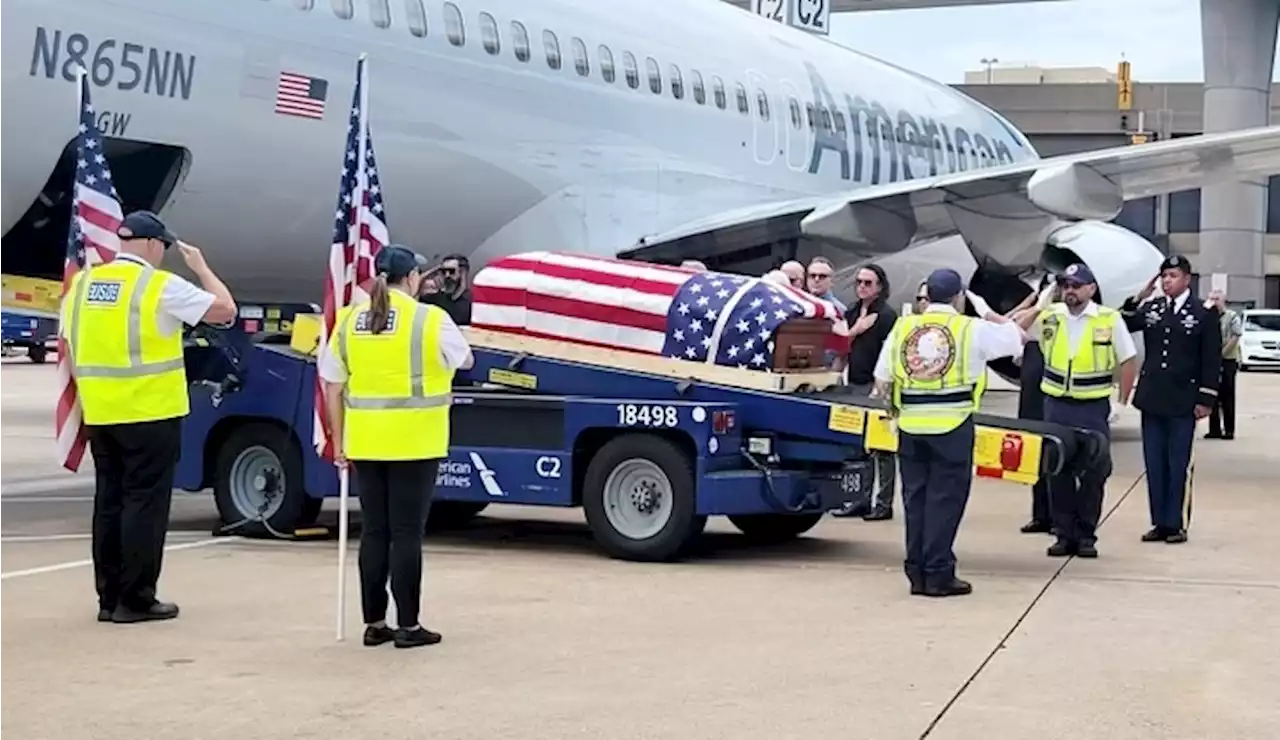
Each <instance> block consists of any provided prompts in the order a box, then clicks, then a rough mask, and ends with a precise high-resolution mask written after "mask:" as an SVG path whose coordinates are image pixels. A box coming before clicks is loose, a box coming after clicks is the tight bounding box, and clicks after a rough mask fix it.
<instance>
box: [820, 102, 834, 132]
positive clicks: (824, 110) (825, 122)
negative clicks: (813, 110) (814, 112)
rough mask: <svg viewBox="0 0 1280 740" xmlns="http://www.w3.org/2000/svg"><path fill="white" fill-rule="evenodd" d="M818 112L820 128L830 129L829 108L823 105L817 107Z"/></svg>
mask: <svg viewBox="0 0 1280 740" xmlns="http://www.w3.org/2000/svg"><path fill="white" fill-rule="evenodd" d="M818 113H820V114H821V115H822V130H823V131H830V130H831V109H830V108H828V107H826V106H825V105H824V106H822V107H821V108H818Z"/></svg>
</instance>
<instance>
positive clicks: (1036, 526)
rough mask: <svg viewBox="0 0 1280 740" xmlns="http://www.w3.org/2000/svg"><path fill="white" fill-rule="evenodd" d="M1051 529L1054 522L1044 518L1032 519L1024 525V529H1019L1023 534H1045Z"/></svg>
mask: <svg viewBox="0 0 1280 740" xmlns="http://www.w3.org/2000/svg"><path fill="white" fill-rule="evenodd" d="M1051 529H1053V523H1052V522H1046V521H1044V520H1043V519H1032V520H1031V521H1029V522H1027V523H1026V524H1024V525H1022V529H1020V530H1019V531H1020V532H1022V533H1023V534H1044V533H1046V532H1048V531H1049V530H1051Z"/></svg>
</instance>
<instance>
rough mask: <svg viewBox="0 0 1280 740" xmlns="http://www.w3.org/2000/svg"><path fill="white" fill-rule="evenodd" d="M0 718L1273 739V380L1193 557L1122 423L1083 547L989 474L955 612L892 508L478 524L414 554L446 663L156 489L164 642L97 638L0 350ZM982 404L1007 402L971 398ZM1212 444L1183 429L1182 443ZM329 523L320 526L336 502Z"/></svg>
mask: <svg viewBox="0 0 1280 740" xmlns="http://www.w3.org/2000/svg"><path fill="white" fill-rule="evenodd" d="M2 372H3V375H2V376H0V391H2V393H3V415H2V419H0V429H2V431H3V446H2V447H0V457H2V458H3V461H2V464H3V474H2V476H0V530H2V532H3V534H2V536H0V579H2V585H0V589H2V590H0V599H2V601H0V603H3V609H2V614H3V634H2V644H0V652H2V655H3V659H4V663H3V666H4V669H5V670H4V674H3V685H2V693H3V695H2V697H0V698H2V704H3V711H2V715H3V717H2V727H0V731H2V732H4V733H10V732H12V733H13V735H12V737H15V738H57V739H58V740H75V739H77V738H92V740H114V739H115V738H129V739H130V740H132V738H134V737H137V736H138V735H139V734H140V733H145V734H147V735H149V736H153V737H174V738H183V739H184V740H186V739H188V738H189V739H191V740H196V739H198V738H219V739H221V738H229V737H254V738H321V737H323V738H332V737H335V736H339V735H342V736H349V737H385V738H406V739H409V738H412V739H414V740H419V739H421V738H449V739H451V740H452V739H455V738H456V739H458V740H463V739H469V738H477V739H481V738H483V739H484V740H492V739H493V738H498V737H520V738H521V739H522V740H535V739H539V738H548V739H555V740H567V739H568V738H592V740H599V739H600V738H608V739H609V740H631V739H632V738H635V739H640V738H679V739H680V740H684V739H686V738H687V739H690V740H692V739H695V738H696V739H698V740H704V739H706V740H710V739H713V738H733V739H734V740H751V739H753V738H770V740H774V739H778V738H827V737H832V738H834V737H841V738H870V739H874V740H880V739H882V738H883V739H887V740H896V739H898V738H921V737H926V736H927V737H930V738H982V739H983V740H989V739H990V738H994V737H1000V738H1009V739H1010V740H1012V739H1014V738H1037V739H1039V738H1058V737H1077V736H1081V737H1101V738H1107V739H1108V740H1129V739H1131V738H1134V739H1136V738H1153V739H1154V738H1160V739H1161V740H1168V739H1171V738H1188V739H1191V738H1194V739H1195V740H1201V739H1203V738H1215V739H1216V738H1272V737H1274V736H1275V728H1276V727H1278V726H1280V701H1277V700H1276V696H1277V692H1276V688H1275V687H1276V686H1277V685H1280V657H1277V656H1280V651H1278V650H1276V648H1275V635H1277V634H1280V572H1277V570H1276V568H1275V565H1274V564H1275V563H1276V562H1280V539H1278V538H1276V537H1275V536H1274V532H1275V525H1274V524H1273V522H1274V521H1276V520H1277V518H1280V484H1277V482H1276V481H1277V478H1276V474H1277V464H1276V459H1277V456H1276V452H1275V450H1276V447H1275V442H1274V440H1275V439H1276V438H1274V437H1271V436H1270V435H1271V434H1273V433H1274V430H1275V429H1277V428H1280V375H1274V374H1273V375H1263V374H1257V373H1250V374H1244V375H1242V376H1241V377H1240V400H1241V407H1242V409H1241V413H1240V419H1239V422H1238V430H1237V439H1236V440H1234V441H1231V442H1224V441H1200V440H1197V447H1196V458H1197V460H1196V480H1195V483H1196V498H1195V507H1194V520H1193V526H1192V528H1191V531H1190V535H1191V540H1190V542H1188V543H1187V544H1185V545H1181V546H1170V545H1165V544H1163V543H1156V544H1144V543H1141V542H1139V541H1138V537H1139V536H1140V535H1141V534H1142V532H1144V531H1145V530H1146V529H1147V527H1148V526H1149V525H1148V522H1147V504H1146V490H1145V482H1144V481H1143V479H1142V464H1141V451H1140V446H1139V442H1138V437H1137V431H1136V429H1137V419H1136V415H1133V414H1131V413H1129V412H1126V413H1124V414H1123V415H1122V418H1121V420H1120V422H1119V423H1118V425H1117V435H1116V436H1117V442H1116V445H1115V457H1116V473H1115V475H1114V476H1113V478H1112V480H1111V483H1110V485H1109V488H1108V496H1107V501H1106V510H1107V511H1108V514H1107V518H1106V520H1105V522H1104V525H1103V527H1102V528H1101V532H1100V534H1101V539H1100V541H1099V549H1100V550H1101V557H1100V558H1099V559H1097V560H1094V561H1082V560H1077V559H1070V560H1053V559H1049V558H1047V557H1045V555H1044V549H1045V547H1047V546H1048V545H1049V544H1050V542H1051V540H1050V538H1048V537H1047V536H1045V535H1034V536H1028V535H1022V534H1020V533H1019V532H1018V527H1019V526H1020V525H1021V524H1022V523H1023V522H1025V520H1026V519H1027V514H1028V512H1029V509H1030V491H1029V489H1027V488H1025V487H1022V486H1018V485H1015V484H1010V483H998V482H991V481H981V480H980V481H978V482H977V483H976V484H975V488H974V495H973V498H972V500H971V502H970V505H969V510H968V513H967V516H966V519H965V522H964V525H963V527H962V529H961V533H960V537H959V541H958V543H957V548H956V550H957V554H958V556H959V559H960V575H961V576H962V577H965V578H968V579H970V580H971V581H972V582H973V583H974V593H973V594H972V595H970V596H968V597H962V598H955V599H940V600H933V599H924V598H920V597H911V596H909V595H908V593H907V586H906V582H905V579H904V577H903V575H902V572H901V560H902V518H901V508H900V501H899V502H898V503H899V510H898V514H899V516H898V518H896V519H895V520H893V521H890V522H863V521H860V520H842V519H834V518H829V519H827V520H824V521H823V522H822V524H820V525H819V526H818V527H817V528H815V529H814V530H813V532H812V533H811V534H810V535H809V536H807V537H804V538H802V539H800V540H798V541H795V542H792V543H788V544H785V545H781V546H776V547H751V546H748V545H746V544H745V543H744V542H743V539H742V538H741V537H739V536H737V535H736V534H735V533H734V530H733V528H732V527H731V526H729V525H728V524H727V522H718V521H715V520H713V523H712V524H711V525H710V526H709V528H708V530H709V532H710V535H709V536H708V537H707V538H706V544H705V546H704V548H703V551H702V552H701V553H699V556H698V557H697V558H696V559H694V560H691V561H689V562H687V563H680V564H666V565H647V564H635V563H623V562H618V561H613V560H609V559H607V558H605V557H603V556H602V555H600V554H599V553H598V551H597V550H596V549H595V547H594V545H593V543H592V540H591V537H590V534H589V533H588V532H587V530H586V527H585V525H583V524H582V519H581V513H580V512H579V511H557V510H544V509H531V508H521V507H508V508H504V507H491V508H490V509H489V510H487V511H486V512H485V514H486V515H485V516H484V517H482V518H481V519H479V520H478V521H477V523H476V524H475V525H474V526H473V527H471V528H469V529H467V530H464V531H461V532H456V533H449V534H448V535H442V536H438V537H435V538H433V539H431V540H429V541H428V545H427V547H426V558H427V559H426V582H425V583H426V585H425V594H424V601H425V607H424V612H423V621H424V623H425V624H427V625H428V626H431V627H433V628H435V629H438V630H439V631H441V632H442V633H443V634H444V638H445V639H444V642H443V643H442V644H440V645H438V646H433V647H427V648H420V649H416V650H395V649H393V648H392V647H391V646H390V645H387V646H382V647H379V648H376V649H369V648H365V647H363V646H361V645H360V624H359V623H360V613H359V603H358V602H359V596H358V591H357V589H358V585H357V584H358V576H357V575H356V570H355V563H356V555H355V549H354V543H353V549H352V550H351V551H350V554H349V555H348V558H347V563H348V566H349V568H350V571H349V573H348V576H347V588H348V598H347V609H346V623H347V640H346V641H345V642H342V643H338V642H335V639H334V622H335V612H334V603H335V595H336V574H335V566H336V559H337V557H336V548H335V545H334V543H332V542H313V543H283V542H265V541H251V540H245V539H239V538H231V537H227V538H216V539H215V538H211V537H209V536H208V533H209V532H210V530H211V529H212V527H213V525H214V523H215V521H216V516H215V515H214V512H213V504H212V501H211V500H210V498H209V497H208V496H207V495H202V494H185V493H176V494H175V498H174V506H173V517H172V524H171V529H170V535H169V540H168V543H169V545H170V549H169V552H168V553H167V554H166V557H165V564H164V576H163V578H162V580H161V592H162V597H163V598H165V599H170V600H173V601H176V602H178V603H179V604H180V605H181V608H182V615H181V616H180V617H179V618H178V619H177V620H174V621H171V622H164V623H152V624H141V625H111V624H98V623H96V622H95V621H94V615H95V607H96V603H95V598H94V593H93V580H92V568H91V567H90V565H89V564H88V558H89V541H88V539H87V533H88V532H89V522H90V518H89V514H90V512H91V509H92V504H91V497H92V477H91V476H92V472H91V469H92V465H91V463H90V462H88V461H86V464H85V466H84V468H83V469H82V471H81V473H80V474H79V475H78V476H75V475H72V474H70V473H67V472H66V471H62V470H61V469H60V468H58V467H57V465H56V463H54V461H53V459H52V412H51V408H52V402H53V397H54V393H55V392H56V383H55V378H54V370H53V367H52V366H51V365H45V366H34V365H30V364H28V363H26V361H25V360H19V361H6V362H5V363H4V366H3V370H2ZM991 395H992V396H993V397H994V398H993V403H992V405H993V406H995V407H996V408H1004V409H1011V408H1012V406H1013V404H1012V400H1013V399H1012V397H1011V396H1009V395H1003V396H1002V397H1001V396H1000V395H999V394H991ZM1201 431H1203V428H1202V430H1201ZM325 516H327V517H332V516H333V513H332V512H326V515H325Z"/></svg>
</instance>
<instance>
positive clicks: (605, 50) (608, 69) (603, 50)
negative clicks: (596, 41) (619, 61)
mask: <svg viewBox="0 0 1280 740" xmlns="http://www.w3.org/2000/svg"><path fill="white" fill-rule="evenodd" d="M599 52H600V76H601V77H603V78H604V81H605V82H610V83H611V82H613V81H614V80H615V79H617V73H616V71H615V70H614V68H613V52H611V51H609V47H607V46H605V45H604V44H600V49H599Z"/></svg>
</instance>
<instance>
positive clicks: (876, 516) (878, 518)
mask: <svg viewBox="0 0 1280 740" xmlns="http://www.w3.org/2000/svg"><path fill="white" fill-rule="evenodd" d="M892 518H893V509H876V510H875V511H873V512H871V513H869V514H867V515H865V516H863V517H862V520H863V521H867V522H883V521H886V520H888V519H892Z"/></svg>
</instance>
